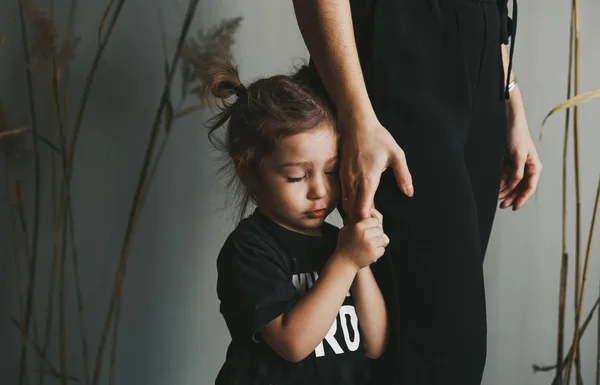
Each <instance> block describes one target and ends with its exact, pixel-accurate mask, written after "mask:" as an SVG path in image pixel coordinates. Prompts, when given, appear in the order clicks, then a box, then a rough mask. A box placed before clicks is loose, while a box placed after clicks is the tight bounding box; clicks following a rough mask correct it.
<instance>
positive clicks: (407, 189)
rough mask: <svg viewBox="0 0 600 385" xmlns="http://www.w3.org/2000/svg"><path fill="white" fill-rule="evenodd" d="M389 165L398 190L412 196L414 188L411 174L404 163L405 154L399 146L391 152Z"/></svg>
mask: <svg viewBox="0 0 600 385" xmlns="http://www.w3.org/2000/svg"><path fill="white" fill-rule="evenodd" d="M390 165H391V166H392V169H393V170H394V176H395V177H396V183H397V184H398V187H399V188H400V190H401V191H402V192H403V193H404V194H406V195H407V196H409V197H412V196H413V194H414V192H415V189H414V187H413V181H412V175H411V174H410V171H409V169H408V165H407V163H406V156H405V154H404V151H402V149H401V148H398V151H396V153H394V154H393V156H392V158H391V159H390Z"/></svg>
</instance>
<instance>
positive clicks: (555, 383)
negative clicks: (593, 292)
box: [533, 297, 600, 385]
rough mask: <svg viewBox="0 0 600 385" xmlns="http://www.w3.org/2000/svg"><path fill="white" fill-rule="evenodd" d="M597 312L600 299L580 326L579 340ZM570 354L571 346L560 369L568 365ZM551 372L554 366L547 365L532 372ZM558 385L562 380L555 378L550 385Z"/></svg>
mask: <svg viewBox="0 0 600 385" xmlns="http://www.w3.org/2000/svg"><path fill="white" fill-rule="evenodd" d="M597 310H600V297H598V298H596V302H595V303H594V306H592V309H591V310H590V311H589V313H588V315H587V317H586V318H585V321H584V322H583V324H582V325H581V329H580V332H579V340H581V338H582V337H583V335H584V334H585V331H586V330H587V327H588V325H589V323H590V322H591V321H592V318H593V317H594V313H595V312H596V311H597ZM572 354H573V346H571V347H570V348H569V352H568V353H567V356H566V357H565V358H564V359H563V360H562V362H561V364H560V365H561V367H562V369H564V368H565V367H566V366H567V365H568V364H569V361H570V359H571V355H572ZM552 370H556V365H549V366H540V365H533V371H534V372H550V371H552ZM559 381H560V382H559ZM558 384H562V378H558V377H555V378H554V380H553V381H552V385H558Z"/></svg>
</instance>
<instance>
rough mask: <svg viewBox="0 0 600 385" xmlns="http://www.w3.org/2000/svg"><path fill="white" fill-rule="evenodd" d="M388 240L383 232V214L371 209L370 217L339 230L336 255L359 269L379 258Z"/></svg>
mask: <svg viewBox="0 0 600 385" xmlns="http://www.w3.org/2000/svg"><path fill="white" fill-rule="evenodd" d="M344 224H346V219H345V220H344ZM389 242H390V239H389V238H388V236H387V235H386V234H385V233H384V232H383V216H382V215H381V213H380V212H379V211H377V210H375V209H371V217H369V218H367V219H363V220H361V221H359V222H358V223H355V224H348V225H345V226H344V228H342V229H341V230H340V233H339V236H338V245H337V248H336V255H337V256H338V257H340V258H344V259H347V260H348V261H349V262H351V263H352V264H353V266H355V268H356V269H357V270H360V269H362V268H363V267H365V266H369V265H370V264H372V263H374V262H376V261H377V260H378V259H379V258H381V256H382V255H383V253H384V251H385V247H386V246H387V245H388V244H389Z"/></svg>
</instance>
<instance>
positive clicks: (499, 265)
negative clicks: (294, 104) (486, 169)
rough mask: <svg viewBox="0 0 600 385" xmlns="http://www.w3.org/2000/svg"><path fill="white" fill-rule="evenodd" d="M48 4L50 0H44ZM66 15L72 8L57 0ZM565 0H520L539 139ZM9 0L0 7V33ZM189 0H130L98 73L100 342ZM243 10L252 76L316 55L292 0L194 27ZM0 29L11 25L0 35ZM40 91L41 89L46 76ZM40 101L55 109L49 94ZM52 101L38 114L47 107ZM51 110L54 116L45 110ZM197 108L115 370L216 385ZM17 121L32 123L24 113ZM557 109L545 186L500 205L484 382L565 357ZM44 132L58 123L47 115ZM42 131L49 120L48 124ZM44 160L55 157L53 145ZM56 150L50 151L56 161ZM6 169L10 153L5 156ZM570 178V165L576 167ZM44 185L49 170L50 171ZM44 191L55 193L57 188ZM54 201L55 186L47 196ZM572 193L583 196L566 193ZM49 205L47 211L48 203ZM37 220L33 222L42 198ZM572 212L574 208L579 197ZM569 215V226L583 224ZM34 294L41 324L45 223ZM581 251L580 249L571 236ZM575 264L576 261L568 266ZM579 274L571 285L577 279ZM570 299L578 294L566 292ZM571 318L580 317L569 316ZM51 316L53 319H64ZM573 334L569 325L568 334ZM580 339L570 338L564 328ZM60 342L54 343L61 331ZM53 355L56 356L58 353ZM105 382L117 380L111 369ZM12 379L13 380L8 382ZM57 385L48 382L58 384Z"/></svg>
mask: <svg viewBox="0 0 600 385" xmlns="http://www.w3.org/2000/svg"><path fill="white" fill-rule="evenodd" d="M42 3H43V4H44V5H45V4H46V2H42ZM56 3H57V7H58V8H57V9H62V10H61V11H59V12H58V14H59V16H60V17H62V18H64V16H65V13H66V12H65V11H64V9H66V7H65V5H66V1H57V2H56ZM568 3H569V2H567V1H559V0H529V1H526V2H525V1H522V2H521V4H520V19H519V20H520V22H519V34H518V42H517V44H518V46H517V50H516V51H517V52H516V55H515V57H516V70H517V74H518V77H519V81H520V84H521V87H522V90H523V94H524V97H525V100H526V103H527V109H528V116H529V121H530V126H531V130H532V132H533V135H534V137H535V138H536V139H537V137H538V134H539V131H540V124H541V120H542V119H543V117H544V115H545V113H546V112H547V111H548V110H549V108H550V107H551V106H553V105H555V104H557V103H558V102H560V101H561V100H562V99H563V98H564V94H565V91H564V90H565V87H566V76H565V74H566V68H567V67H566V66H567V61H566V53H567V39H568V38H567V36H568V22H569V14H568V12H569V4H568ZM580 3H581V9H582V15H581V33H582V44H581V51H582V57H583V59H584V60H583V63H582V65H581V71H582V84H584V86H582V91H583V90H589V89H591V88H598V84H600V75H599V74H598V72H597V70H596V71H594V69H597V68H598V67H599V65H600V50H598V49H597V47H598V45H597V39H598V38H599V37H600V27H598V24H597V23H595V20H596V19H597V17H598V15H600V3H598V2H597V1H594V0H583V1H581V2H580ZM13 4H14V2H12V1H8V0H7V1H3V2H1V3H0V15H2V16H0V26H2V27H3V26H4V25H5V19H6V17H5V15H7V14H8V11H9V9H12V7H13ZM104 4H105V2H99V1H95V2H89V3H88V2H86V6H85V9H84V7H83V6H80V7H79V12H78V19H77V26H76V27H77V35H78V36H80V37H82V39H83V41H82V43H81V45H80V46H79V49H78V57H77V60H76V61H75V63H74V67H73V72H72V74H71V76H72V77H71V90H72V97H73V98H74V100H76V98H77V95H78V94H79V92H80V90H81V89H82V85H83V81H84V77H85V74H86V71H87V68H88V66H89V63H90V61H91V58H92V55H93V53H94V50H95V47H96V26H97V23H98V20H99V15H100V13H101V11H102V9H103V6H104ZM185 5H186V2H184V1H175V0H171V1H159V0H154V1H153V2H145V1H141V0H130V1H129V2H128V4H127V5H126V6H125V8H124V11H123V15H122V18H121V20H120V22H119V24H118V26H117V28H116V30H115V36H114V39H113V40H112V42H111V43H110V44H109V46H108V48H107V51H106V54H105V56H104V60H103V61H102V63H101V66H100V69H99V71H98V76H97V78H96V81H95V84H94V90H93V93H92V96H91V99H90V104H89V108H88V111H87V115H86V119H85V124H84V125H85V127H84V130H83V133H82V137H81V146H80V148H79V152H78V155H77V164H78V166H77V168H76V175H75V180H74V186H73V196H74V209H75V220H76V223H77V240H78V245H79V251H80V258H81V259H82V266H81V275H82V278H83V281H84V299H85V304H86V308H85V312H86V313H85V314H86V331H87V335H88V338H89V340H90V343H91V346H92V349H95V347H96V344H97V341H98V338H99V332H100V329H101V325H102V322H103V317H104V314H105V311H106V304H107V302H108V296H109V287H110V284H111V282H112V272H113V271H114V268H115V267H116V261H117V256H118V251H119V248H120V245H121V242H122V236H123V232H124V229H125V225H126V220H127V216H128V208H129V205H130V203H131V199H132V194H133V191H134V189H135V184H136V179H137V173H138V170H139V168H140V166H141V162H142V159H143V150H144V148H145V146H146V143H147V140H148V139H147V138H148V136H147V135H148V132H149V126H150V124H151V121H152V117H153V113H154V109H155V106H156V105H157V102H158V99H159V92H160V89H161V85H162V61H161V60H162V59H161V58H162V56H161V55H162V53H161V48H160V28H159V27H158V12H157V9H158V8H161V9H162V12H163V15H164V18H165V20H166V25H167V33H168V35H169V36H168V40H169V46H170V47H171V48H173V46H174V41H175V38H176V36H177V33H178V27H179V23H180V21H181V19H182V15H183V11H184V9H185ZM235 16H243V17H244V20H243V22H242V26H241V30H240V31H239V33H238V36H237V44H236V46H235V49H234V54H235V59H236V61H237V62H238V63H239V65H240V71H241V76H242V79H243V80H244V81H251V80H252V79H253V78H255V77H258V76H264V75H271V74H274V73H277V72H281V71H287V70H288V69H289V68H290V67H291V66H292V65H293V64H295V63H297V62H298V60H299V59H302V58H306V57H307V51H306V49H305V47H304V43H303V41H302V38H301V36H300V34H299V31H298V29H297V27H296V24H295V18H294V14H293V10H292V5H291V1H275V0H254V1H252V2H250V1H242V0H220V1H209V0H205V1H201V6H200V8H199V10H198V13H197V17H196V23H195V26H194V28H197V27H205V28H207V27H210V26H212V25H214V24H216V23H217V22H218V21H219V20H220V19H222V18H224V17H235ZM16 26H18V23H16V22H13V26H12V28H11V29H10V35H9V40H8V42H7V44H6V45H5V46H4V47H2V48H1V49H0V84H1V85H2V87H0V92H1V94H0V98H1V100H4V101H5V102H7V103H9V106H10V110H11V112H13V115H14V117H15V119H16V120H17V121H18V122H21V123H22V122H24V121H25V120H23V119H22V118H23V117H25V116H27V105H26V103H25V99H24V97H25V95H26V93H25V89H24V84H25V83H24V72H23V69H22V67H21V63H22V56H21V48H20V45H19V39H20V36H19V34H18V30H17V29H16ZM0 30H2V28H0ZM39 86H40V87H43V85H41V84H40V85H39ZM40 95H44V96H40V97H39V101H38V103H39V104H40V105H41V106H43V107H44V108H43V109H44V110H47V108H45V106H47V105H48V100H47V98H46V96H45V95H46V94H40ZM596 106H597V102H596V103H591V104H589V105H586V106H585V107H583V108H582V110H581V123H582V130H581V152H582V158H581V161H582V163H581V165H582V174H581V176H582V211H583V213H584V218H583V219H584V222H583V223H584V227H583V228H584V229H585V234H587V228H588V227H587V226H588V223H589V219H590V214H589V213H590V211H591V209H592V203H593V197H594V193H595V187H596V182H597V176H598V164H599V163H600V160H599V157H598V153H597V151H596V146H595V144H596V143H598V142H599V140H600V133H599V131H598V130H596V129H595V128H596V127H595V126H596V125H595V124H594V123H597V121H598V118H599V117H600V116H599V115H598V108H597V107H596ZM41 108H42V107H41ZM42 116H43V115H42ZM206 116H207V115H205V114H204V115H203V114H199V115H196V116H195V117H193V118H188V119H186V120H185V121H182V122H181V124H180V125H178V126H177V127H176V132H175V133H174V135H173V137H172V141H171V143H170V145H169V147H168V149H167V151H166V153H165V156H164V159H163V163H162V165H161V167H160V169H159V171H158V173H157V175H156V180H155V183H154V185H153V189H152V191H151V193H150V195H149V199H148V202H147V207H146V211H145V212H144V215H143V220H142V223H141V226H140V228H139V232H138V234H137V238H136V242H135V244H134V250H133V253H132V259H131V262H130V265H129V269H128V277H127V283H126V287H125V296H124V304H123V312H122V325H121V330H120V338H121V342H120V345H119V363H118V366H117V370H118V371H117V375H118V380H119V383H121V384H147V385H155V384H156V385H158V384H166V383H168V384H181V385H184V384H185V385H187V384H190V385H191V384H200V385H208V384H211V383H212V381H213V380H214V377H215V375H216V373H217V371H218V369H219V367H220V365H221V364H222V362H223V359H224V356H225V350H226V347H227V344H228V342H229V339H228V334H227V330H226V328H225V325H224V323H223V321H222V319H221V317H220V315H219V313H218V302H217V299H216V294H215V283H216V271H215V258H216V254H217V252H218V250H219V248H220V246H221V244H222V242H223V241H224V239H225V237H226V236H227V234H228V232H229V231H230V230H231V229H232V225H233V222H232V220H231V216H230V212H228V211H227V210H223V206H224V199H223V196H224V189H223V186H222V184H219V183H215V181H214V176H213V172H214V162H213V161H214V156H213V155H212V153H211V152H210V146H209V144H208V142H207V140H206V135H205V131H204V129H203V128H202V126H201V123H202V121H203V119H204V118H206ZM19 119H21V120H19ZM563 120H564V119H563V117H562V116H558V117H556V118H554V119H552V120H550V122H549V123H548V125H547V128H546V133H545V136H544V140H543V142H542V143H541V144H539V148H540V152H541V156H542V159H543V162H544V166H545V169H544V176H543V178H542V181H541V183H540V189H539V193H538V194H537V195H536V197H535V198H534V199H532V200H531V202H530V203H529V204H528V205H527V206H526V208H524V209H523V210H522V211H521V212H518V213H511V212H501V213H499V215H498V219H497V222H496V227H495V230H494V234H493V237H492V241H491V244H490V250H489V254H488V255H487V259H486V278H487V288H488V309H489V330H490V336H489V356H488V363H487V368H486V372H485V380H484V384H486V385H502V384H540V385H541V384H547V383H549V382H550V380H551V376H550V375H548V374H537V375H534V374H533V373H532V370H531V365H532V364H533V363H543V364H547V363H552V362H553V361H554V360H555V342H554V341H555V337H556V319H557V297H558V284H557V282H558V272H559V258H560V234H561V232H560V224H561V217H560V202H561V200H560V199H561V198H560V186H561V182H560V178H561V151H562V150H561V149H562V144H561V141H562V128H561V126H562V121H563ZM40 121H41V123H40V124H41V125H42V126H44V125H45V124H46V126H47V121H45V120H44V119H43V118H42V119H40ZM44 129H47V127H46V128H44ZM46 155H47V154H46ZM46 159H47V158H46ZM2 165H3V166H4V161H2ZM31 165H32V162H31V160H29V159H27V157H26V158H24V159H23V160H22V161H21V162H20V163H19V165H18V172H19V175H20V176H21V178H23V180H24V181H25V188H26V189H27V192H28V196H31V193H32V189H33V179H32V178H31V175H30V173H29V171H30V169H31ZM4 172H5V171H4V167H1V168H0V173H1V174H2V176H1V178H0V180H2V182H0V183H2V187H3V188H2V189H0V200H1V202H2V204H1V205H0V226H1V229H2V230H1V231H0V252H1V253H2V254H1V255H2V258H1V259H0V287H1V288H2V292H3V293H7V292H8V293H9V294H8V295H6V294H4V295H3V296H2V297H1V298H2V301H1V302H0V305H1V307H0V311H1V313H0V314H2V317H1V318H0V338H1V340H0V346H1V348H0V351H1V352H2V356H3V357H6V359H3V360H2V361H1V363H0V378H2V379H3V380H4V379H8V381H6V383H15V382H16V375H17V369H18V354H17V351H18V344H19V338H18V335H17V333H16V331H15V329H14V328H13V327H12V325H11V324H10V323H9V322H8V321H7V318H6V317H5V314H7V313H10V314H15V311H16V297H15V290H14V287H15V286H14V265H13V263H12V259H11V250H12V249H11V243H10V239H11V238H10V232H9V228H10V227H9V221H8V218H9V216H8V208H7V204H6V201H7V195H6V192H5V191H6V189H5V188H4V187H5V185H4V180H5V175H4ZM571 178H572V173H571ZM44 183H45V184H46V187H47V186H48V183H49V178H44ZM46 191H47V190H46ZM46 196H47V194H46ZM569 197H570V202H571V203H573V197H574V193H573V190H572V189H570V190H569ZM47 203H48V198H46V199H45V205H44V212H43V215H44V216H45V217H46V218H47V217H48V214H49V207H48V205H47ZM27 209H28V213H29V214H30V215H31V211H32V206H31V205H29V207H28V208H27ZM570 212H571V213H574V206H573V204H571V206H570ZM573 220H574V216H573V215H571V217H570V219H569V223H570V225H573V223H574V222H573ZM42 228H43V236H42V243H41V246H40V270H39V271H40V274H41V281H40V285H39V286H38V288H39V292H38V297H37V301H38V303H39V305H38V315H39V319H40V323H41V322H42V315H43V314H45V298H46V295H45V293H42V291H43V290H46V288H47V281H48V275H49V271H50V262H49V261H50V256H51V233H50V222H49V220H47V219H46V220H44V221H43V227H42ZM569 235H570V239H571V242H570V252H571V253H573V252H574V248H573V242H572V239H573V235H574V232H573V231H570V233H569ZM599 256H600V253H599V252H598V249H596V251H595V252H594V254H593V257H594V258H595V259H594V260H593V261H592V264H591V266H590V271H591V273H590V277H589V280H588V284H589V287H590V291H588V295H587V296H586V305H588V306H587V307H586V308H589V306H591V304H592V303H593V301H594V300H595V298H594V297H595V295H596V293H597V292H598V278H599V276H598V274H597V272H598V271H599V269H600V266H599V265H598V261H597V259H598V257H599ZM67 268H68V270H67V272H68V273H69V274H68V275H69V277H68V281H67V285H68V286H67V287H68V296H67V299H68V301H69V302H68V303H69V314H68V323H69V326H71V327H73V328H75V329H74V331H72V332H70V336H71V337H70V339H69V352H70V353H69V365H70V367H72V368H73V373H74V374H77V375H80V374H81V372H80V368H81V359H80V357H81V355H80V345H79V341H78V340H77V337H76V336H77V334H76V333H77V328H78V323H77V316H76V311H75V297H74V295H73V282H72V279H71V273H70V272H71V271H72V266H71V265H70V264H69V265H68V266H67ZM571 271H572V269H571ZM570 281H571V283H572V278H571V279H570ZM571 299H572V296H570V298H569V300H571ZM570 318H572V317H570ZM55 325H56V323H55ZM595 329H596V327H595V326H594V327H592V328H591V329H590V330H589V331H588V333H587V334H586V337H585V338H584V342H583V347H582V352H583V354H584V360H583V361H584V373H583V374H584V379H585V380H586V382H587V383H591V381H593V378H594V375H595V367H594V356H595V340H596V331H595ZM569 330H570V329H569ZM569 335H570V331H569V333H568V334H567V336H569ZM53 343H54V345H53V347H52V349H51V351H52V352H53V353H54V352H55V351H56V346H57V345H56V337H55V338H54V339H53ZM55 358H56V357H52V360H53V361H54V362H57V361H56V359H55ZM105 377H106V376H105ZM3 382H4V381H3ZM50 383H52V382H50Z"/></svg>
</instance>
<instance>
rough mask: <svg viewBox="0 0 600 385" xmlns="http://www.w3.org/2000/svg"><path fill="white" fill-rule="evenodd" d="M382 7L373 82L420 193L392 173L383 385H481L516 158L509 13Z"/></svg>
mask: <svg viewBox="0 0 600 385" xmlns="http://www.w3.org/2000/svg"><path fill="white" fill-rule="evenodd" d="M374 4H375V6H374V8H373V9H372V11H373V20H374V23H373V24H372V29H371V30H370V31H369V32H370V33H365V34H362V35H359V36H357V39H358V42H359V49H360V53H361V58H362V61H363V72H364V75H365V81H366V84H367V88H368V92H369V96H370V99H371V101H372V103H373V106H374V108H375V112H376V114H377V116H378V118H379V120H380V122H381V123H382V124H383V125H384V126H385V127H386V128H387V129H388V130H389V131H390V132H391V134H392V135H393V137H394V138H395V139H396V141H397V143H398V144H399V145H400V146H401V147H402V149H403V150H404V152H405V154H406V158H407V162H408V167H409V169H410V171H411V174H412V177H413V182H414V188H415V194H414V196H413V197H412V198H408V197H406V196H405V195H403V194H402V193H401V191H400V190H399V189H398V187H397V184H396V181H395V178H394V174H393V172H392V171H391V170H388V171H386V172H384V174H383V175H382V179H381V183H380V187H379V189H378V192H377V194H376V198H375V205H376V207H377V208H378V209H379V210H380V211H381V212H382V214H383V216H384V218H385V220H384V226H385V231H386V233H387V234H388V235H389V237H390V239H391V242H390V245H389V246H388V255H387V256H386V257H384V258H382V259H381V260H380V262H378V263H377V264H376V265H374V267H373V269H374V272H375V274H376V277H377V279H378V280H379V282H380V286H381V287H382V288H383V291H384V293H385V297H386V300H387V303H388V310H389V313H390V317H391V325H390V326H391V336H390V345H389V348H388V351H387V353H386V356H385V357H384V358H383V359H381V360H380V361H378V362H376V363H375V365H374V367H373V376H374V380H373V383H374V384H388V383H389V384H401V385H442V384H443V385H476V384H480V383H481V377H482V373H483V369H484V366H485V359H486V304H485V290H484V279H483V260H484V254H485V251H486V248H487V244H488V239H489V236H490V231H491V228H492V222H493V220H494V214H495V211H496V207H497V203H498V200H497V197H498V189H499V183H500V178H501V171H502V162H503V155H504V153H505V148H506V104H505V100H504V97H503V85H504V82H503V79H504V70H503V66H502V56H501V37H500V29H501V28H500V27H501V25H500V15H499V11H498V6H497V3H496V1H495V0H491V1H486V0H440V1H438V7H437V8H432V7H431V6H430V4H431V2H430V1H425V0H377V1H376V2H375V3H374ZM354 11H355V10H354V9H353V12H354ZM357 25H358V26H360V23H357ZM390 273H391V274H390Z"/></svg>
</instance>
